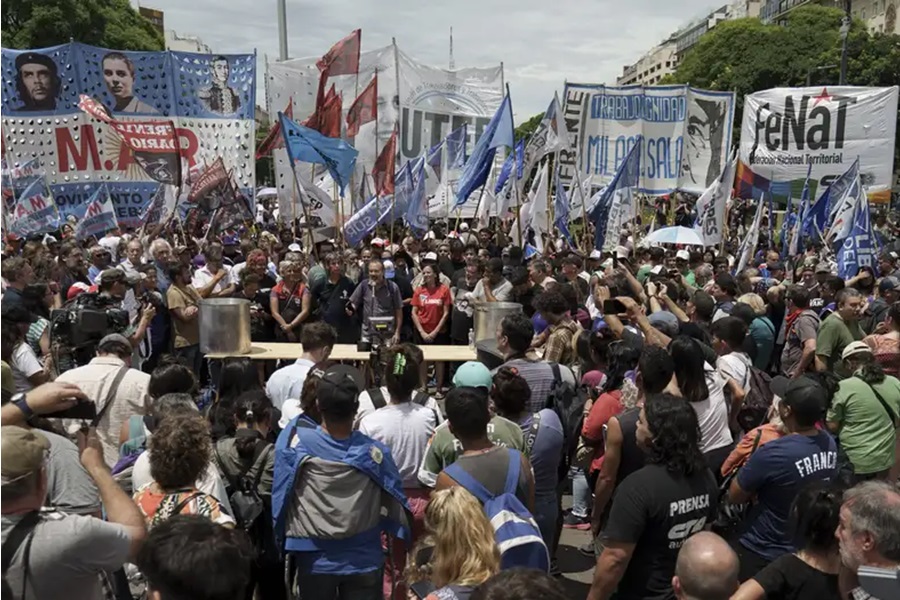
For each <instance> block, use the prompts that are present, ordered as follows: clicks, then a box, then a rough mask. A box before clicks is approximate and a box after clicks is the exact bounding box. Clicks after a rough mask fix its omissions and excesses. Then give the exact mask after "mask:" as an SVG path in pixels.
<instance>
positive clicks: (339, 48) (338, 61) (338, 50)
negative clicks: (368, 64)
mask: <svg viewBox="0 0 900 600" xmlns="http://www.w3.org/2000/svg"><path fill="white" fill-rule="evenodd" d="M361 41H362V29H355V30H353V32H352V33H351V34H350V35H348V36H347V37H345V38H344V39H342V40H341V41H339V42H338V43H337V44H335V45H334V46H332V47H331V49H330V50H329V51H328V52H326V53H325V55H324V56H323V57H322V58H320V59H319V60H318V61H316V66H317V67H319V70H320V71H322V73H323V74H324V75H325V76H326V77H331V76H333V75H353V74H354V73H359V48H360V45H361Z"/></svg>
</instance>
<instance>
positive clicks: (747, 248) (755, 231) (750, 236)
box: [735, 196, 765, 275]
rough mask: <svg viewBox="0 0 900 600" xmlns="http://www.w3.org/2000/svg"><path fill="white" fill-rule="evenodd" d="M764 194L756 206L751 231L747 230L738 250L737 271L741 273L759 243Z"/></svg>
mask: <svg viewBox="0 0 900 600" xmlns="http://www.w3.org/2000/svg"><path fill="white" fill-rule="evenodd" d="M763 199H764V196H761V197H760V199H759V204H757V206H756V216H755V217H753V224H752V225H751V226H750V231H748V232H747V235H746V237H744V241H743V243H742V244H741V248H740V250H739V251H738V264H737V269H736V270H735V273H736V274H738V275H740V273H741V271H743V270H744V267H746V266H747V265H748V264H749V263H750V260H751V259H752V258H753V253H754V252H756V245H757V244H758V243H759V224H760V222H762V214H763V210H762V209H763V205H764V204H765V202H763Z"/></svg>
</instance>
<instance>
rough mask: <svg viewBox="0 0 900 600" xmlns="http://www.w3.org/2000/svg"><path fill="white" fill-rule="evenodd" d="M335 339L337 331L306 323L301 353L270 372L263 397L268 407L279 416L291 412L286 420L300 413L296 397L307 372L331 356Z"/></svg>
mask: <svg viewBox="0 0 900 600" xmlns="http://www.w3.org/2000/svg"><path fill="white" fill-rule="evenodd" d="M336 340H337V332H336V331H335V330H334V327H332V326H331V325H329V324H327V323H321V322H317V323H310V324H309V325H307V326H306V327H304V328H303V331H302V332H301V333H300V344H301V345H302V346H303V354H301V355H300V358H298V359H297V361H296V362H295V363H294V364H292V365H288V366H286V367H282V368H280V369H278V370H277V371H275V372H274V373H272V376H271V377H269V381H268V382H267V383H266V394H267V395H268V396H269V400H271V401H272V406H274V407H275V408H277V409H278V410H280V411H281V413H282V416H283V417H287V416H288V414H287V413H289V412H290V413H291V415H290V417H289V418H288V420H290V419H291V418H293V417H295V416H297V415H298V414H300V394H301V393H302V392H303V384H304V383H305V382H306V376H307V374H308V373H309V370H310V369H312V368H313V367H314V366H315V365H316V364H317V363H320V362H322V361H324V360H326V359H327V358H328V357H329V355H331V349H332V348H333V347H334V344H335V341H336Z"/></svg>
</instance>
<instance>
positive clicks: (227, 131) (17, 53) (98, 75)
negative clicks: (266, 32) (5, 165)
mask: <svg viewBox="0 0 900 600" xmlns="http://www.w3.org/2000/svg"><path fill="white" fill-rule="evenodd" d="M31 67H34V68H37V69H38V70H40V71H41V72H42V73H44V74H45V77H44V78H42V79H41V83H36V84H33V85H31V86H29V85H24V84H23V82H22V80H21V77H20V73H21V72H22V70H23V69H24V68H31ZM2 68H3V98H2V102H0V107H2V112H3V118H2V129H3V138H4V149H5V151H6V152H7V156H8V157H9V160H10V161H11V162H12V163H13V164H11V165H9V168H15V167H18V166H21V165H24V164H25V163H27V162H28V161H29V160H31V159H32V158H37V159H38V161H39V163H40V168H41V169H43V170H44V172H45V174H46V178H47V183H48V184H49V187H50V191H51V192H52V195H53V199H54V200H55V202H56V204H57V206H58V208H59V213H60V216H62V217H66V216H69V215H74V216H76V217H77V216H78V215H79V214H80V213H81V212H83V210H84V205H85V204H86V203H87V202H88V200H89V199H90V198H91V196H92V195H93V194H94V193H95V192H96V191H97V189H98V187H99V186H100V185H101V184H105V185H106V186H107V187H108V189H109V195H110V197H111V198H112V201H113V205H114V206H115V209H116V218H117V220H118V222H119V224H120V225H122V226H126V227H137V226H139V225H140V223H141V216H142V215H144V214H146V213H147V212H148V211H147V207H148V206H149V204H150V201H151V199H152V198H153V196H154V195H155V194H156V192H157V190H158V188H159V186H160V185H161V184H160V183H159V181H160V178H159V177H157V178H154V177H152V176H151V175H149V174H148V169H150V170H151V171H153V165H151V164H144V165H143V168H142V166H141V164H140V163H139V162H138V161H140V160H141V156H140V154H141V153H140V152H138V153H137V155H136V154H135V153H134V152H133V151H132V149H131V148H129V146H128V144H127V143H126V142H125V141H123V136H125V139H129V140H131V142H133V143H135V144H139V143H140V142H141V141H142V140H145V139H150V138H148V137H147V135H145V134H147V133H148V132H149V133H151V134H152V133H153V131H149V130H146V129H143V127H146V126H147V124H148V123H152V124H154V126H162V127H168V125H165V124H166V123H171V126H172V127H174V130H175V134H176V135H177V140H178V143H177V146H178V153H179V156H180V159H181V161H182V164H183V165H186V167H187V168H188V169H189V168H191V167H194V166H195V165H198V164H199V165H202V164H204V163H206V164H209V163H212V162H214V161H215V160H216V159H217V158H218V157H221V158H222V160H223V161H224V163H225V166H226V168H227V169H228V171H229V172H231V173H232V176H233V177H234V181H235V183H236V185H237V186H238V187H239V188H240V189H241V190H243V191H244V192H245V193H246V194H247V195H248V197H252V193H250V191H251V189H252V188H253V187H254V185H255V166H256V165H255V161H254V160H253V153H254V143H255V128H256V125H255V120H254V106H255V102H254V98H255V93H256V89H255V88H256V81H255V80H256V57H255V56H254V55H253V54H229V55H209V54H193V53H182V52H126V51H121V52H120V51H116V50H107V49H104V48H96V47H93V46H87V45H84V44H77V43H71V44H64V45H60V46H53V47H50V48H42V49H35V50H9V49H5V48H4V49H3V51H2ZM32 70H33V69H32ZM81 95H86V96H88V97H89V98H91V99H93V100H94V101H95V102H96V105H97V107H100V108H102V109H103V110H104V112H105V113H106V114H107V115H108V116H109V117H110V120H111V121H112V123H110V122H104V121H103V120H99V121H98V120H96V119H94V118H92V117H89V116H88V115H87V114H85V113H84V112H82V111H81V110H80V109H79V107H78V103H79V97H80V96H81ZM129 124H135V125H134V126H129ZM137 124H140V127H138V125H137ZM115 129H119V134H118V135H117V134H116V133H115V131H114V130H115ZM150 137H154V136H152V135H151V136H150ZM155 139H156V140H157V141H161V140H164V139H171V138H170V137H169V134H168V132H166V133H165V134H164V135H157V136H155ZM132 147H134V146H132ZM146 149H147V150H150V148H149V147H148V148H146ZM153 149H154V150H155V149H157V148H153ZM157 158H159V156H157ZM175 168H176V167H175V166H173V165H168V169H167V170H168V171H169V172H172V171H173V170H174V169H175ZM177 168H179V169H180V168H182V167H181V166H179V167H177ZM154 172H155V171H154ZM158 174H160V175H163V174H164V173H162V172H159V173H158ZM185 183H187V182H185Z"/></svg>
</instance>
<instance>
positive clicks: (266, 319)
mask: <svg viewBox="0 0 900 600" xmlns="http://www.w3.org/2000/svg"><path fill="white" fill-rule="evenodd" d="M231 297H232V298H240V299H242V300H249V301H250V339H251V340H253V341H254V342H271V341H272V340H274V339H275V321H274V320H273V319H272V309H271V305H270V303H269V294H268V292H264V291H262V290H257V292H256V294H255V295H254V296H253V297H252V298H248V297H247V296H246V294H244V288H243V287H242V286H241V285H238V286H237V287H236V288H235V290H234V292H232V294H231Z"/></svg>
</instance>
